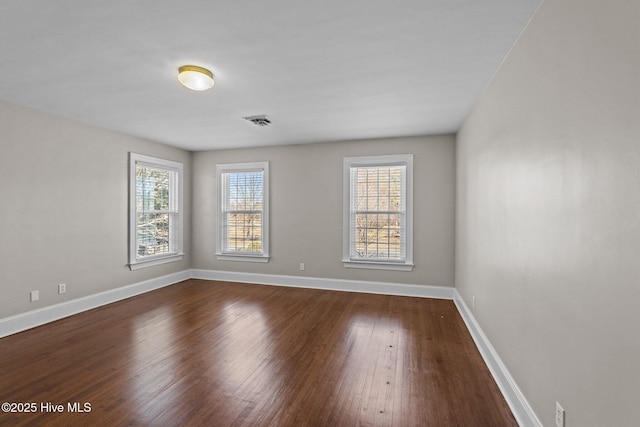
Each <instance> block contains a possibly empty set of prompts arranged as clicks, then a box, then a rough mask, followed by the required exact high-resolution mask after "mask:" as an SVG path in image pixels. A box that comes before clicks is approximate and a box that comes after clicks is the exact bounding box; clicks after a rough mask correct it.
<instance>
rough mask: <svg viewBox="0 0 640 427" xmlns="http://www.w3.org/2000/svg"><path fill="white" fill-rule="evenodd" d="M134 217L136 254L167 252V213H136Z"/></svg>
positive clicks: (146, 254)
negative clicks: (135, 224)
mask: <svg viewBox="0 0 640 427" xmlns="http://www.w3.org/2000/svg"><path fill="white" fill-rule="evenodd" d="M136 218H137V227H136V243H137V248H138V249H137V254H138V256H139V257H140V256H148V255H158V254H165V253H169V214H167V213H161V214H138V215H137V217H136Z"/></svg>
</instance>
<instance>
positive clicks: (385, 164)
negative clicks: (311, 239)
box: [343, 155, 413, 269]
mask: <svg viewBox="0 0 640 427" xmlns="http://www.w3.org/2000/svg"><path fill="white" fill-rule="evenodd" d="M412 168H413V157H412V156H411V155H402V156H373V157H348V158H345V177H344V179H345V214H344V218H345V219H344V221H345V225H344V226H345V239H344V259H343V261H344V263H345V266H347V267H363V268H382V267H381V266H386V267H385V268H392V269H406V268H405V267H408V268H409V269H410V268H411V267H412V266H413V255H412V246H413V245H412V242H413V239H412V234H411V233H412V215H411V206H412V203H411V196H412V194H411V191H410V190H411V188H412V173H413V172H412ZM398 266H402V267H400V268H398Z"/></svg>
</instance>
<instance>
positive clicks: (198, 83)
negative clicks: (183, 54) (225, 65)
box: [178, 65, 214, 91]
mask: <svg viewBox="0 0 640 427" xmlns="http://www.w3.org/2000/svg"><path fill="white" fill-rule="evenodd" d="M178 80H180V83H182V84H183V85H185V86H186V87H188V88H189V89H191V90H197V91H203V90H207V89H211V88H212V87H213V84H214V81H213V73H212V72H211V71H209V70H207V69H206V68H202V67H198V66H196V65H184V66H182V67H180V68H179V69H178Z"/></svg>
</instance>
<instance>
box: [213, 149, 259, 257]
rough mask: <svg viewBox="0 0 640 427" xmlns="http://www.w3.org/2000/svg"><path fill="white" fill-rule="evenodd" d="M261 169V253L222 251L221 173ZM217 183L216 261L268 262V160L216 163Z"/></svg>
mask: <svg viewBox="0 0 640 427" xmlns="http://www.w3.org/2000/svg"><path fill="white" fill-rule="evenodd" d="M254 171H263V173H264V176H263V179H262V185H263V188H262V197H263V201H262V254H255V253H250V254H243V253H240V252H224V251H223V250H222V248H223V247H224V242H223V237H224V234H223V233H222V226H223V223H222V216H223V212H222V178H221V175H222V174H223V173H227V172H254ZM216 179H217V181H218V184H217V187H218V188H217V193H218V194H217V203H218V215H217V229H216V232H217V233H218V238H217V245H216V259H217V260H218V261H245V262H269V258H270V257H269V162H250V163H226V164H218V165H216Z"/></svg>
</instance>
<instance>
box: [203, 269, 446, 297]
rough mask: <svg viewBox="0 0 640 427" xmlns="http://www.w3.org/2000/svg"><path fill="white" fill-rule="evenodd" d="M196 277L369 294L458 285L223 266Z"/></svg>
mask: <svg viewBox="0 0 640 427" xmlns="http://www.w3.org/2000/svg"><path fill="white" fill-rule="evenodd" d="M191 272H192V276H191V277H192V278H194V279H205V280H220V281H224V282H239V283H255V284H258V285H275V286H289V287H294V288H309V289H324V290H329V291H344V292H360V293H367V294H383V295H399V296H408V297H422V298H437V299H448V300H452V299H453V296H454V288H453V287H446V286H426V285H411V284H402V283H385V282H368V281H360V280H343V279H326V278H320V277H306V276H284V275H277V274H256V273H238V272H234V271H219V270H198V269H194V270H191Z"/></svg>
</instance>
